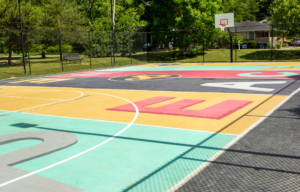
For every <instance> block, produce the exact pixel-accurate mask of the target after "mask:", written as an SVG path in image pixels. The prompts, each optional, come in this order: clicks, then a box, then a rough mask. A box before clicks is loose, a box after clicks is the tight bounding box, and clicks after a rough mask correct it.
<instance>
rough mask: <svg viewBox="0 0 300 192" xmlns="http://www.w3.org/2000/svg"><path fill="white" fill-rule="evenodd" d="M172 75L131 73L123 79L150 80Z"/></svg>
mask: <svg viewBox="0 0 300 192" xmlns="http://www.w3.org/2000/svg"><path fill="white" fill-rule="evenodd" d="M170 76H172V75H133V76H132V77H130V78H127V79H124V80H126V81H142V80H150V79H156V78H165V77H170Z"/></svg>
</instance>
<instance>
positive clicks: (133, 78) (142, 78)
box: [109, 74, 180, 82]
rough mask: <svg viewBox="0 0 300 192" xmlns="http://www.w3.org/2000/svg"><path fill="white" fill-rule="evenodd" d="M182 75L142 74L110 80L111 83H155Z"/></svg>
mask: <svg viewBox="0 0 300 192" xmlns="http://www.w3.org/2000/svg"><path fill="white" fill-rule="evenodd" d="M179 77H180V75H172V74H144V75H143V74H141V75H128V76H121V77H112V78H110V79H109V80H111V81H127V82H128V81H149V80H151V81H153V80H165V79H173V78H179Z"/></svg>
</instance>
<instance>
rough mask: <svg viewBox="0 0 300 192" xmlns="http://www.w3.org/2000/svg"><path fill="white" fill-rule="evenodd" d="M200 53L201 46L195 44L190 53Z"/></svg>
mask: <svg viewBox="0 0 300 192" xmlns="http://www.w3.org/2000/svg"><path fill="white" fill-rule="evenodd" d="M201 53H202V46H199V45H197V46H195V47H194V48H193V49H192V54H194V55H196V54H201Z"/></svg>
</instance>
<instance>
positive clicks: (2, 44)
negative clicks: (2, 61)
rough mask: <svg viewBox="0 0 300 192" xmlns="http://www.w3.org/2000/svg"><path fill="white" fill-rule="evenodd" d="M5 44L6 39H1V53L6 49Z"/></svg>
mask: <svg viewBox="0 0 300 192" xmlns="http://www.w3.org/2000/svg"><path fill="white" fill-rule="evenodd" d="M4 45H5V42H4V41H0V53H3V52H4V49H5V47H4Z"/></svg>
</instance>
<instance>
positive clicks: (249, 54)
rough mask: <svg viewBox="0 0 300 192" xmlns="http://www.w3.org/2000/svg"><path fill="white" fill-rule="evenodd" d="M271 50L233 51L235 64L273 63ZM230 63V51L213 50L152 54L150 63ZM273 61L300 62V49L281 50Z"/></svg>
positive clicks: (274, 52)
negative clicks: (193, 53) (191, 53)
mask: <svg viewBox="0 0 300 192" xmlns="http://www.w3.org/2000/svg"><path fill="white" fill-rule="evenodd" d="M271 56H272V51H271V50H270V49H241V50H233V61H234V62H251V61H262V62H264V61H271V58H272V57H271ZM203 57H204V62H230V50H229V49H211V50H209V51H205V53H204V55H203V54H201V55H196V56H185V55H180V52H176V57H175V58H174V54H171V52H150V53H149V61H150V62H174V61H176V62H185V63H186V62H203ZM273 61H300V48H295V49H279V50H274V51H273Z"/></svg>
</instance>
